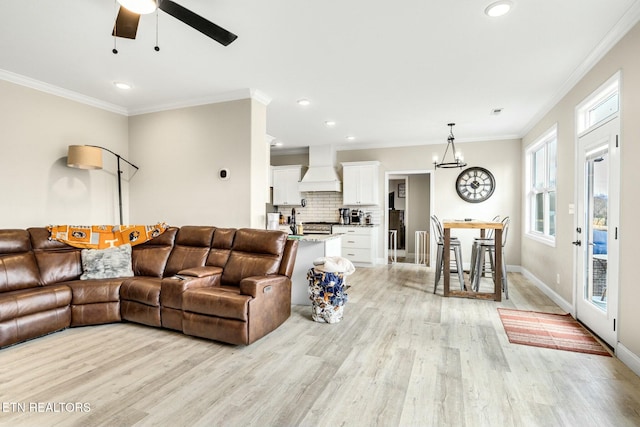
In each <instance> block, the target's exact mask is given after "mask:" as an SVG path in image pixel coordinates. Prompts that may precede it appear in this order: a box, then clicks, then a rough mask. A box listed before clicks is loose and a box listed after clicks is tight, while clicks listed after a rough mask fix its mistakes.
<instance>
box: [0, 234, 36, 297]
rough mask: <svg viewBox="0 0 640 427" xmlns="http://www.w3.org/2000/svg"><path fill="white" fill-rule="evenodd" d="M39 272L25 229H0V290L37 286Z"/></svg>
mask: <svg viewBox="0 0 640 427" xmlns="http://www.w3.org/2000/svg"><path fill="white" fill-rule="evenodd" d="M39 273H40V272H39V270H38V265H37V264H36V259H35V257H34V255H33V252H32V251H31V241H30V239H29V233H28V232H27V230H0V292H8V291H16V290H18V289H26V288H34V287H36V286H39V285H40V274H39Z"/></svg>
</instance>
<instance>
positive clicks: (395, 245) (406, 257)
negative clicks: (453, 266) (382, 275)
mask: <svg viewBox="0 0 640 427" xmlns="http://www.w3.org/2000/svg"><path fill="white" fill-rule="evenodd" d="M385 193H386V194H387V195H388V197H386V198H385V213H386V215H385V221H384V236H385V239H384V242H385V245H384V255H385V258H386V259H387V263H390V264H392V263H396V262H397V263H410V264H422V265H425V266H430V265H431V253H432V251H431V233H430V224H431V221H430V218H431V206H432V204H433V203H432V195H433V189H432V179H431V171H429V170H410V171H389V172H386V173H385Z"/></svg>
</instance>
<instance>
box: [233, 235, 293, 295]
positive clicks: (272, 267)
mask: <svg viewBox="0 0 640 427" xmlns="http://www.w3.org/2000/svg"><path fill="white" fill-rule="evenodd" d="M286 242H287V234H286V233H284V232H282V231H276V230H258V229H249V228H242V229H240V230H238V231H236V235H235V238H234V240H233V247H232V249H231V254H230V255H229V260H228V261H227V263H226V265H225V267H224V272H223V273H222V278H221V283H222V284H223V285H236V286H237V285H239V284H240V281H241V280H242V279H244V278H246V277H251V276H267V275H270V274H278V271H279V268H280V262H281V260H282V254H283V252H284V247H285V244H286Z"/></svg>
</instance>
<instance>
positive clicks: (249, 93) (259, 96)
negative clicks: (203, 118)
mask: <svg viewBox="0 0 640 427" xmlns="http://www.w3.org/2000/svg"><path fill="white" fill-rule="evenodd" d="M241 99H254V100H256V101H258V102H260V103H262V104H264V105H269V103H270V102H271V98H270V97H269V96H267V95H266V94H265V93H264V92H262V91H260V90H258V89H238V90H234V91H231V92H225V93H220V94H216V95H212V96H207V97H204V98H197V99H187V100H184V101H179V102H171V103H167V104H161V105H154V106H150V107H141V108H133V109H130V110H129V115H130V116H137V115H140V114H149V113H158V112H161V111H169V110H177V109H179V108H189V107H198V106H201V105H208V104H218V103H220V102H230V101H239V100H241Z"/></svg>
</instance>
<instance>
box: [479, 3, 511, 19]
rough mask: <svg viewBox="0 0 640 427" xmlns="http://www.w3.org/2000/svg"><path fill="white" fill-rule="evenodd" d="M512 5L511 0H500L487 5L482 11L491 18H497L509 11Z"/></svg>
mask: <svg viewBox="0 0 640 427" xmlns="http://www.w3.org/2000/svg"><path fill="white" fill-rule="evenodd" d="M512 7H513V2H511V1H509V0H501V1H497V2H495V3H491V4H490V5H489V6H487V8H486V9H485V10H484V13H485V14H486V15H487V16H490V17H492V18H497V17H498V16H503V15H506V14H507V13H509V11H510V10H511V8H512Z"/></svg>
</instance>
